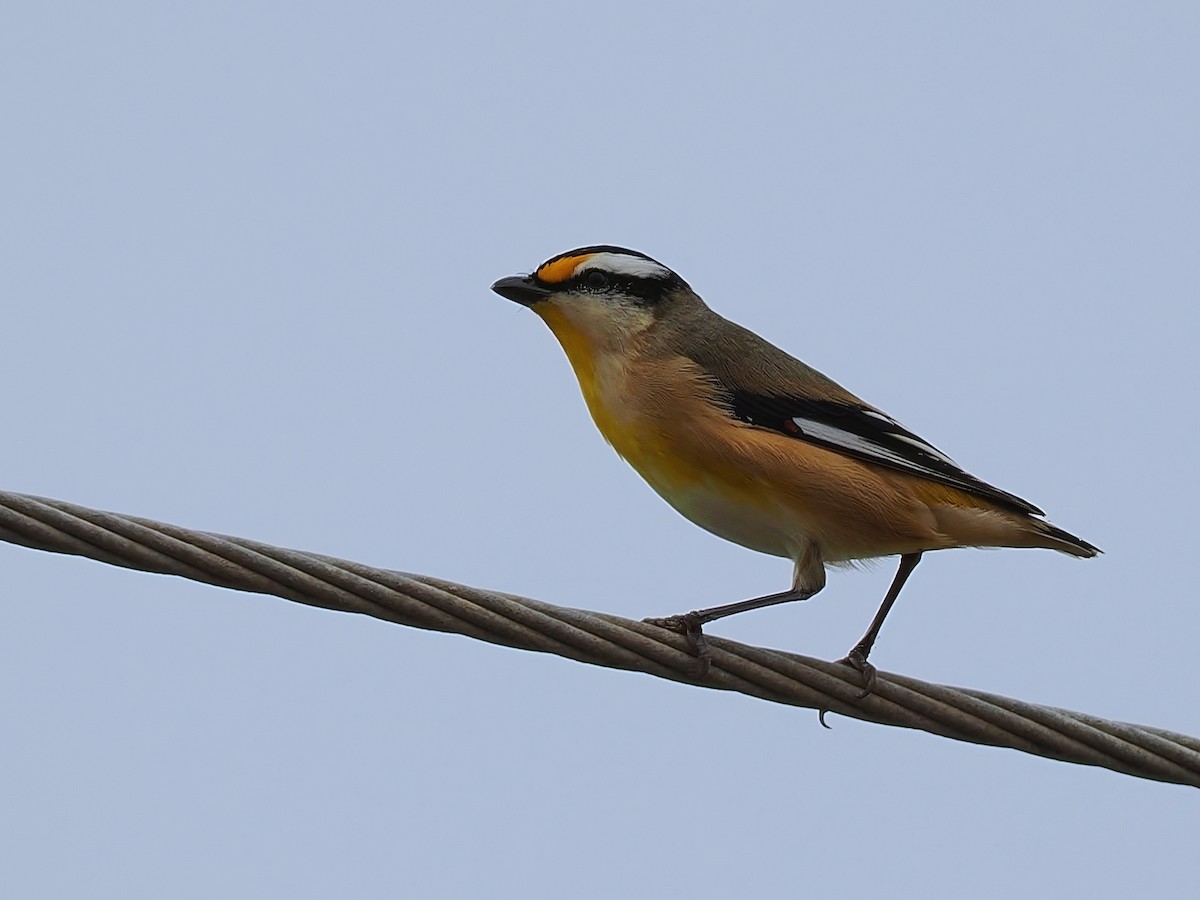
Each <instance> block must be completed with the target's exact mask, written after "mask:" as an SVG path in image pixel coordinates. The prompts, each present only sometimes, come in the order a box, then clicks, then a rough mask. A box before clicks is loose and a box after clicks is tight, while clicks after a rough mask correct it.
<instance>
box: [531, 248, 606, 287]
mask: <svg viewBox="0 0 1200 900" xmlns="http://www.w3.org/2000/svg"><path fill="white" fill-rule="evenodd" d="M591 257H592V254H591V253H585V254H583V255H582V256H564V257H562V258H561V259H552V260H550V262H548V263H546V264H545V265H543V266H542V267H541V268H540V269H538V270H537V271H536V272H535V273H534V275H535V276H536V277H537V280H538V281H540V282H542V284H561V283H562V282H564V281H566V280H567V279H568V278H570V277H571V276H572V275H573V274H574V273H575V270H576V269H577V268H578V267H579V264H580V263H582V262H584V261H586V260H588V259H590V258H591Z"/></svg>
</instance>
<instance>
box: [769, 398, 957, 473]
mask: <svg viewBox="0 0 1200 900" xmlns="http://www.w3.org/2000/svg"><path fill="white" fill-rule="evenodd" d="M863 413H864V414H865V415H868V416H870V417H871V418H873V419H879V420H880V421H883V422H886V423H888V424H889V425H891V426H893V427H894V428H896V429H897V431H893V432H891V437H893V438H895V439H897V440H901V441H904V442H905V443H906V444H911V445H912V446H913V447H915V448H916V449H918V450H920V451H921V452H922V453H927V454H928V455H930V456H932V457H933V458H934V459H936V460H938V461H939V462H943V463H946V464H947V465H951V466H954V468H956V469H959V465H958V463H956V462H955V461H954V460H952V459H951V458H950V457H948V456H947V455H946V454H944V453H942V452H941V451H940V450H938V449H937V448H935V447H931V446H930V445H929V444H927V443H925V442H924V441H922V440H920V439H919V438H915V437H910V436H909V432H908V429H906V428H904V426H902V425H901V424H900V423H899V422H897V421H896V420H895V419H891V418H889V417H888V416H885V415H883V414H882V413H877V412H874V411H872V410H863ZM792 421H793V422H794V423H795V424H796V427H797V428H799V429H800V431H801V432H802V433H804V434H806V435H808V436H809V437H812V438H816V439H817V440H819V441H825V442H827V443H830V444H833V445H834V446H837V447H843V448H845V449H846V450H850V451H852V452H854V453H861V454H862V455H864V456H868V457H875V458H876V459H878V460H880V461H881V462H887V463H890V464H892V465H894V466H900V467H902V468H905V469H908V470H909V471H911V472H920V473H922V474H942V473H938V472H936V470H933V469H930V468H929V467H927V466H922V465H921V464H920V463H919V462H917V461H915V460H913V459H911V458H910V457H907V456H904V455H902V454H900V453H897V452H896V451H895V450H893V449H891V448H890V447H885V446H884V445H882V444H880V443H878V442H877V441H873V440H871V439H870V438H869V437H866V436H864V435H861V434H855V433H854V432H853V431H845V430H844V429H841V428H838V427H837V426H836V425H830V424H829V423H828V422H818V421H816V420H814V419H806V418H804V417H803V416H795V417H793V418H792ZM960 471H961V469H960ZM964 474H965V473H964Z"/></svg>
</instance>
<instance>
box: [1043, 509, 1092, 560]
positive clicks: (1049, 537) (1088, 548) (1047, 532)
mask: <svg viewBox="0 0 1200 900" xmlns="http://www.w3.org/2000/svg"><path fill="white" fill-rule="evenodd" d="M1028 524H1029V525H1031V526H1033V527H1032V528H1031V529H1030V531H1031V532H1032V534H1031V535H1030V536H1031V537H1033V538H1035V539H1036V538H1040V539H1041V540H1038V541H1037V542H1036V543H1035V544H1034V545H1033V546H1036V547H1045V548H1046V549H1048V550H1057V551H1058V552H1059V553H1067V554H1070V555H1071V556H1078V557H1080V558H1082V559H1090V558H1091V557H1093V556H1095V555H1096V554H1097V553H1102V552H1104V551H1102V550H1101V549H1100V548H1099V547H1095V546H1093V545H1091V544H1089V543H1088V542H1087V541H1085V540H1084V539H1083V538H1078V537H1075V535H1073V534H1071V532H1069V531H1063V530H1062V529H1061V528H1059V527H1058V526H1057V525H1051V524H1050V523H1049V522H1046V521H1044V520H1042V519H1034V518H1030V519H1029V520H1028Z"/></svg>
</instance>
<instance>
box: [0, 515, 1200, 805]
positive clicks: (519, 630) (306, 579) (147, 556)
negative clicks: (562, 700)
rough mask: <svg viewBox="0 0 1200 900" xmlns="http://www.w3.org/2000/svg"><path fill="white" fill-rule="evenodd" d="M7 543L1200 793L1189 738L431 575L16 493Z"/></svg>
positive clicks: (1196, 754) (1, 532) (3, 531)
mask: <svg viewBox="0 0 1200 900" xmlns="http://www.w3.org/2000/svg"><path fill="white" fill-rule="evenodd" d="M0 539H2V540H5V541H9V542H11V543H14V544H20V545H22V546H25V547H32V548H34V549H37V550H46V551H49V552H53V553H69V554H73V555H75V556H86V557H88V558H90V559H95V560H99V561H100V562H105V563H109V564H110V565H115V566H123V567H125V568H130V569H139V570H141V571H146V572H157V573H161V574H166V575H178V576H180V577H183V578H190V579H192V580H193V581H201V582H204V583H206V584H213V585H217V586H219V587H224V588H230V589H232V590H239V591H251V592H254V593H260V594H273V595H275V596H277V597H283V598H285V599H287V600H293V601H295V602H297V603H305V604H308V605H310V606H319V607H322V608H324V609H332V610H339V611H342V612H354V613H361V614H363V615H368V616H374V617H375V618H378V619H383V620H385V621H388V622H395V623H398V624H401V625H408V626H411V627H414V628H425V629H430V630H433V631H445V632H454V633H457V634H463V635H466V636H468V637H473V638H477V639H478V640H482V641H489V642H491V643H494V644H503V645H505V646H508V647H516V648H520V649H522V650H535V651H538V652H541V653H553V654H556V655H558V656H564V657H567V658H568V659H574V660H577V661H579V662H584V663H590V664H592V665H598V666H607V667H609V668H614V669H627V670H630V671H634V672H644V673H646V674H648V675H655V676H658V677H659V678H668V679H671V680H672V681H681V682H685V683H688V684H694V685H698V686H702V687H710V688H716V689H718V690H726V691H737V692H739V693H743V694H748V695H750V696H752V697H758V698H760V699H763V700H769V701H772V702H775V703H785V704H788V705H791V706H803V707H809V708H811V709H816V710H820V711H822V715H824V712H826V711H828V712H835V713H840V714H841V715H845V716H852V717H854V718H856V719H862V720H864V721H868V722H876V723H878V724H881V725H897V726H900V727H903V728H919V729H921V730H923V731H927V732H929V733H931V734H936V735H941V736H942V737H948V738H953V739H955V740H960V741H969V742H971V743H976V744H986V745H991V746H995V747H1010V748H1012V749H1014V750H1020V751H1023V752H1025V753H1033V754H1036V755H1038V756H1045V757H1049V758H1050V759H1058V760H1062V761H1064V762H1071V763H1079V764H1082V765H1090V766H1102V767H1104V768H1107V769H1112V770H1113V771H1116V772H1123V773H1125V774H1127V775H1135V776H1137V777H1139V778H1149V779H1153V780H1155V781H1166V782H1172V783H1175V784H1185V785H1191V786H1193V787H1200V739H1197V738H1193V737H1189V736H1187V735H1182V734H1175V733H1173V732H1170V731H1164V730H1162V729H1158V728H1149V727H1146V726H1141V725H1129V724H1125V723H1123V722H1112V721H1108V720H1106V719H1101V718H1098V717H1095V716H1089V715H1085V714H1083V713H1076V712H1070V711H1069V710H1064V709H1055V708H1053V707H1048V706H1038V705H1036V704H1032V703H1025V702H1023V701H1019V700H1012V699H1010V698H1008V697H1001V696H999V695H997V694H988V693H984V692H982V691H974V690H965V689H962V688H952V687H946V686H944V685H937V684H929V683H927V682H923V681H918V680H917V679H915V678H908V677H905V676H902V675H893V674H890V673H885V672H880V673H879V681H878V685H877V686H876V688H875V692H874V693H873V694H872V695H871V696H869V697H867V698H865V699H863V700H856V699H855V697H856V695H857V694H858V692H859V690H860V686H861V683H860V680H859V679H860V676H859V674H858V673H857V672H856V671H854V670H852V669H850V668H849V667H847V666H843V665H840V664H838V663H831V662H826V661H824V660H820V659H812V658H810V657H805V656H798V655H796V654H793V653H784V652H781V651H778V650H767V649H764V648H761V647H751V646H747V645H745V644H739V643H737V642H735V641H729V640H724V639H722V638H716V637H709V643H710V645H711V649H712V668H711V669H710V670H709V672H708V674H707V675H705V676H704V677H702V678H701V677H698V676H697V675H696V672H697V669H696V660H695V659H694V658H693V657H692V656H691V655H690V654H689V653H688V651H687V645H686V641H685V639H684V638H683V636H681V635H678V634H674V633H672V632H669V631H666V630H664V629H662V628H658V627H655V626H653V625H647V624H645V623H643V622H635V621H633V620H630V619H625V618H621V617H620V616H613V615H607V614H604V613H596V612H589V611H587V610H580V609H570V608H566V607H561V606H553V605H551V604H549V603H541V602H539V601H536V600H529V599H526V598H524V597H517V596H513V595H511V594H501V593H497V592H495V591H487V590H482V589H480V588H472V587H467V586H465V585H461V584H455V583H453V582H450V581H443V580H441V579H437V578H430V577H428V576H423V575H410V574H406V573H403V572H393V571H390V570H387V569H376V568H372V567H370V566H365V565H361V564H359V563H354V562H349V561H347V560H342V559H336V558H334V557H330V556H321V555H318V554H313V553H303V552H300V551H298V550H287V549H284V548H281V547H272V546H270V545H269V544H260V543H258V542H256V541H250V540H246V539H244V538H236V537H227V536H224V535H218V534H209V533H207V532H200V531H190V530H188V529H186V528H180V527H178V526H175V525H167V524H163V523H161V522H153V521H150V520H148V519H139V518H134V517H132V516H124V515H119V514H117V513H108V512H100V511H98V510H94V509H88V508H86V507H82V506H76V505H74V504H70V503H64V502H62V501H59V500H47V499H43V498H38V497H30V496H27V495H24V494H13V493H8V492H0Z"/></svg>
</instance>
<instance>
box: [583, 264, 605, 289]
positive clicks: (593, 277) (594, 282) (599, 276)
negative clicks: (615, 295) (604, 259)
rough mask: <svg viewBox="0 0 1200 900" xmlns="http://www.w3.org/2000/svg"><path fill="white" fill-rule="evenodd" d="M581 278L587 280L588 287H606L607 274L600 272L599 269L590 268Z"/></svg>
mask: <svg viewBox="0 0 1200 900" xmlns="http://www.w3.org/2000/svg"><path fill="white" fill-rule="evenodd" d="M583 280H584V281H585V282H587V286H588V287H593V288H606V287H608V275H606V274H605V273H604V272H601V271H600V270H599V269H592V270H591V271H590V272H588V273H587V274H586V275H584V276H583Z"/></svg>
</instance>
